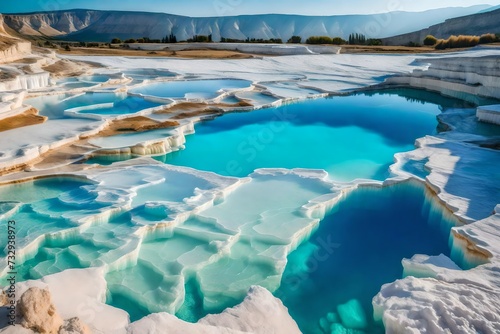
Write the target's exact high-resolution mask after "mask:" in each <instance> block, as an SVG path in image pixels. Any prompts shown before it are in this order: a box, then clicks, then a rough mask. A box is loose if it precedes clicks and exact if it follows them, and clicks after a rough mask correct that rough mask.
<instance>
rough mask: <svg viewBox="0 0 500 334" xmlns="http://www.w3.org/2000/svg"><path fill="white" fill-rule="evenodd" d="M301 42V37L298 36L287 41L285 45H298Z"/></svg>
mask: <svg viewBox="0 0 500 334" xmlns="http://www.w3.org/2000/svg"><path fill="white" fill-rule="evenodd" d="M301 42H302V37H300V36H292V37H290V39H289V40H288V41H287V43H294V44H300V43H301Z"/></svg>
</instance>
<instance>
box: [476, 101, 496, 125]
mask: <svg viewBox="0 0 500 334" xmlns="http://www.w3.org/2000/svg"><path fill="white" fill-rule="evenodd" d="M476 116H477V118H478V119H479V120H480V121H482V122H487V123H493V124H496V125H500V105H498V104H497V105H492V106H482V107H478V108H477V112H476Z"/></svg>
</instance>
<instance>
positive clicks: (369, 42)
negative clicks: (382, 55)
mask: <svg viewBox="0 0 500 334" xmlns="http://www.w3.org/2000/svg"><path fill="white" fill-rule="evenodd" d="M366 45H375V46H380V45H383V43H382V40H381V39H378V38H368V39H367V40H366Z"/></svg>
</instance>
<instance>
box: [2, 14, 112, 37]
mask: <svg viewBox="0 0 500 334" xmlns="http://www.w3.org/2000/svg"><path fill="white" fill-rule="evenodd" d="M103 14H105V12H99V11H90V10H74V11H64V12H48V13H37V14H30V15H5V17H4V21H5V24H6V25H7V26H9V27H10V28H12V29H14V30H15V31H18V32H19V33H21V34H23V35H30V36H42V35H46V36H60V35H67V34H70V33H72V32H75V31H80V30H82V29H85V28H87V27H88V26H89V25H91V24H92V23H94V22H95V21H96V20H98V19H99V18H100V17H101V16H102V15H103Z"/></svg>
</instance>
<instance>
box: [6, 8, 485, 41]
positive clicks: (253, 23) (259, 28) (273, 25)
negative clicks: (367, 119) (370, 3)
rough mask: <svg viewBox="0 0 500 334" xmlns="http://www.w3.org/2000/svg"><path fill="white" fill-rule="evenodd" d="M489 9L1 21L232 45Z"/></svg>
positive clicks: (105, 37) (401, 28)
mask: <svg viewBox="0 0 500 334" xmlns="http://www.w3.org/2000/svg"><path fill="white" fill-rule="evenodd" d="M485 8H488V6H484V5H478V6H472V7H467V8H463V7H456V8H444V9H436V10H430V11H426V12H419V13H411V12H392V13H385V14H376V15H340V16H300V15H281V14H268V15H246V16H227V17H207V18H201V17H185V16H178V15H171V14H164V13H145V12H123V11H95V10H78V9H77V10H66V11H57V12H45V13H30V14H9V15H5V24H6V25H7V26H8V27H10V28H12V29H13V30H15V31H17V32H20V33H22V34H24V35H28V36H51V37H59V38H63V39H67V40H75V41H102V42H107V41H110V40H111V39H112V38H115V37H117V38H121V39H126V38H139V37H149V38H152V39H161V38H163V37H165V36H166V35H169V34H170V33H173V34H175V35H176V36H177V39H178V40H186V39H188V38H191V37H193V36H194V35H209V34H212V37H213V39H214V40H215V41H218V40H220V38H221V37H226V38H233V39H246V38H263V39H271V38H281V39H283V40H287V39H288V38H290V37H291V36H292V35H299V36H302V38H304V39H306V38H308V37H310V36H312V35H328V36H341V37H343V38H347V37H348V35H349V34H351V33H353V32H358V33H363V34H365V35H367V36H368V37H373V38H381V37H388V36H393V35H396V34H402V33H407V32H410V31H414V30H417V29H422V28H424V27H427V26H429V25H431V24H435V23H438V22H443V21H444V20H445V19H447V18H450V17H456V16H462V15H468V14H471V13H477V12H479V11H481V10H484V9H485Z"/></svg>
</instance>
